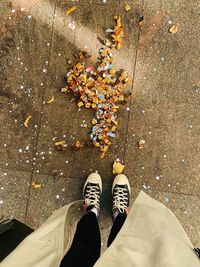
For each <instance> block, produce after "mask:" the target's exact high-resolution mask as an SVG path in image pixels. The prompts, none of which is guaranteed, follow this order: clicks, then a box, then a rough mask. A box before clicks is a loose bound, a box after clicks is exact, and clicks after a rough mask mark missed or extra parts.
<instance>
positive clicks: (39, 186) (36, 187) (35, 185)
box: [32, 182, 42, 189]
mask: <svg viewBox="0 0 200 267" xmlns="http://www.w3.org/2000/svg"><path fill="white" fill-rule="evenodd" d="M32 186H33V188H34V189H39V188H41V186H42V185H41V184H37V183H35V182H32Z"/></svg>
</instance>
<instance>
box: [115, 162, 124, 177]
mask: <svg viewBox="0 0 200 267" xmlns="http://www.w3.org/2000/svg"><path fill="white" fill-rule="evenodd" d="M124 167H125V166H124V165H122V164H121V163H120V162H119V161H115V162H114V164H113V173H114V174H120V173H122V172H123V170H124Z"/></svg>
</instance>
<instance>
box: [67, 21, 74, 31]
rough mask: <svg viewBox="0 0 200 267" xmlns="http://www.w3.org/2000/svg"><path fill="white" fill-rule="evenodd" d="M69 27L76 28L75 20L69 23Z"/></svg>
mask: <svg viewBox="0 0 200 267" xmlns="http://www.w3.org/2000/svg"><path fill="white" fill-rule="evenodd" d="M68 27H69V28H70V29H71V30H74V29H75V28H76V26H75V22H70V23H69V24H68Z"/></svg>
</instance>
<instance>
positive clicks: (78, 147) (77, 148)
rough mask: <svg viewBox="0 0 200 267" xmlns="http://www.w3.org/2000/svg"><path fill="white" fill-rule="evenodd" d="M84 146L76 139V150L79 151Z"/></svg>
mask: <svg viewBox="0 0 200 267" xmlns="http://www.w3.org/2000/svg"><path fill="white" fill-rule="evenodd" d="M81 148H82V145H81V142H80V141H79V140H77V141H76V143H75V145H74V150H75V151H77V150H79V149H81Z"/></svg>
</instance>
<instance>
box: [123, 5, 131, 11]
mask: <svg viewBox="0 0 200 267" xmlns="http://www.w3.org/2000/svg"><path fill="white" fill-rule="evenodd" d="M124 8H125V10H126V12H128V11H130V10H131V7H130V5H128V4H126V5H125V7H124Z"/></svg>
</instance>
